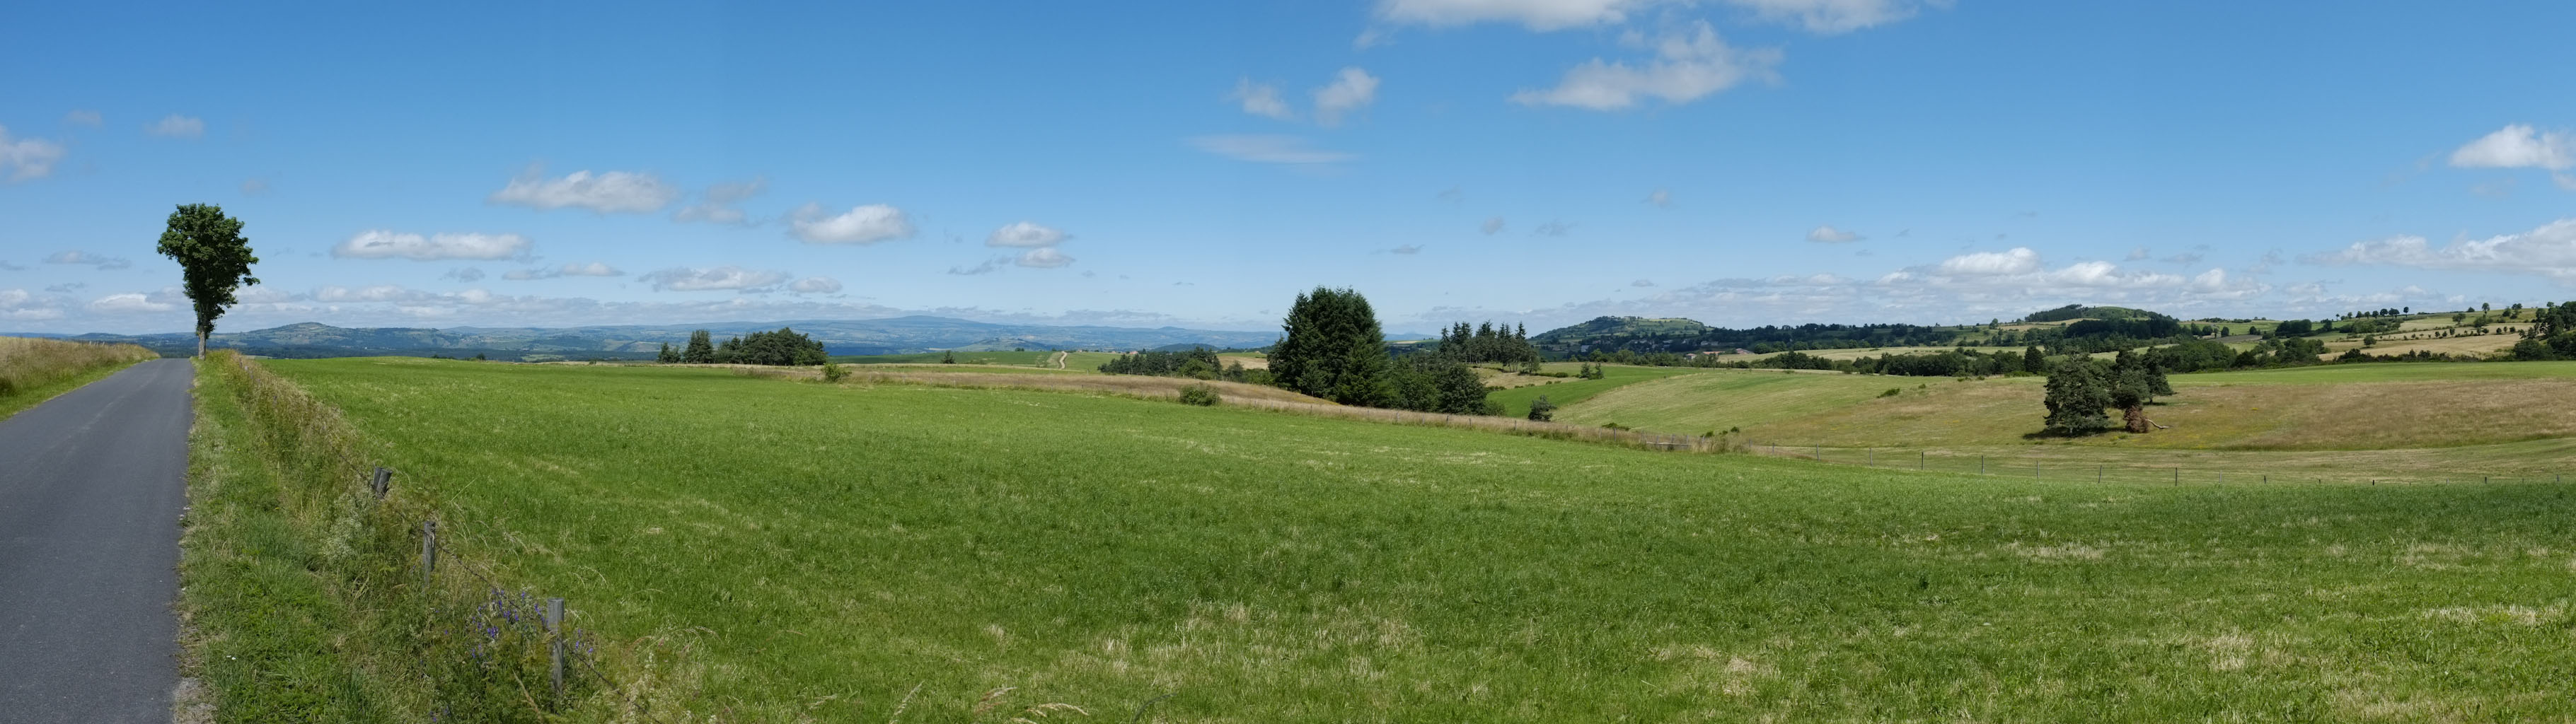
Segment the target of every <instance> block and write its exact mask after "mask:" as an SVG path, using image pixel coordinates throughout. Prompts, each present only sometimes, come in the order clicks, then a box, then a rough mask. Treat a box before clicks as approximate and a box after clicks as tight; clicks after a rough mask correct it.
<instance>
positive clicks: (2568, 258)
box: [2302, 219, 2576, 282]
mask: <svg viewBox="0 0 2576 724" xmlns="http://www.w3.org/2000/svg"><path fill="white" fill-rule="evenodd" d="M2302 261H2307V262H2310V263H2315V264H2325V265H2329V266H2342V265H2353V264H2369V265H2381V266H2402V267H2414V268H2418V269H2458V270H2469V271H2490V272H2509V273H2523V274H2540V275H2545V276H2549V277H2552V278H2556V279H2559V280H2561V281H2569V282H2576V219H2559V220H2557V221H2553V222H2550V223H2548V224H2544V225H2542V226H2541V227H2540V228H2537V229H2532V230H2530V231H2526V232H2522V233H2519V234H2502V235H2498V236H2491V237H2487V238H2485V239H2477V240H2471V239H2455V240H2453V241H2452V242H2451V243H2449V244H2444V245H2442V246H2440V247H2435V246H2433V245H2432V244H2431V243H2430V242H2428V241H2426V240H2425V238H2424V237H2421V236H2393V237H2389V238H2386V239H2378V240H2374V241H2358V242H2353V244H2352V246H2349V247H2345V248H2343V249H2342V250H2340V251H2335V252H2330V253H2325V254H2314V255H2310V256H2308V257H2306V258H2304V259H2302Z"/></svg>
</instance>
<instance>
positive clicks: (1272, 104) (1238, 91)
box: [1227, 78, 1297, 121]
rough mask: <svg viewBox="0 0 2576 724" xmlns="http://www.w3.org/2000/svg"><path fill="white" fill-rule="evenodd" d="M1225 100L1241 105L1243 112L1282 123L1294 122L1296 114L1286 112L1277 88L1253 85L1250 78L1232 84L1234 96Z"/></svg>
mask: <svg viewBox="0 0 2576 724" xmlns="http://www.w3.org/2000/svg"><path fill="white" fill-rule="evenodd" d="M1227 99H1229V100H1233V101H1236V102H1239V103H1242V104H1243V112H1245V113H1250V114H1252V115H1256V116H1261V117H1264V118H1275V119H1278V120H1282V121H1290V120H1296V118H1297V112H1296V111H1292V110H1288V102H1287V101H1283V100H1280V99H1279V88H1278V86H1273V85H1268V84H1263V83H1254V82H1252V79H1251V78H1243V79H1240V80H1236V81H1235V82H1234V94H1233V95H1229V96H1227Z"/></svg>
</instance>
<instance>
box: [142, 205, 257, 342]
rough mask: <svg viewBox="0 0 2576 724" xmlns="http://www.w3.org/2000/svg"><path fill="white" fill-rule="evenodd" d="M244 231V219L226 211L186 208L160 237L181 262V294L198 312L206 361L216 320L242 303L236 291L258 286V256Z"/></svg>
mask: <svg viewBox="0 0 2576 724" xmlns="http://www.w3.org/2000/svg"><path fill="white" fill-rule="evenodd" d="M241 229H242V222H241V220H240V219H235V218H233V217H230V216H225V215H224V209H223V207H221V206H216V205H213V204H181V205H180V206H179V210H177V211H173V212H170V224H169V227H168V228H167V229H166V230H164V231H162V232H161V249H160V251H161V255H162V256H166V257H170V259H171V260H172V261H176V262H179V277H180V279H181V280H182V281H181V282H180V290H181V291H183V292H185V293H186V294H187V295H188V301H189V302H190V303H192V304H194V305H195V306H196V308H197V356H198V357H204V356H206V336H207V335H211V334H214V333H215V318H216V317H221V316H224V309H225V308H226V307H230V306H232V305H233V304H234V303H235V302H237V301H239V300H237V299H235V298H234V297H233V292H234V291H235V290H238V289H240V288H242V286H243V285H246V284H258V283H259V279H258V278H257V277H253V276H251V275H250V265H252V264H257V263H259V257H256V256H252V255H251V252H250V240H249V239H245V238H242V235H241Z"/></svg>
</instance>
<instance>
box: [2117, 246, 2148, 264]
mask: <svg viewBox="0 0 2576 724" xmlns="http://www.w3.org/2000/svg"><path fill="white" fill-rule="evenodd" d="M2154 256H2155V252H2151V251H2147V248H2146V247H2143V246H2140V247H2132V248H2130V249H2129V255H2128V256H2127V257H2124V258H2122V261H2142V260H2145V259H2149V258H2152V257H2154Z"/></svg>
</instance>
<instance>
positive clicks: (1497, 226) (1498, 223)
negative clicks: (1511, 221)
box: [1476, 216, 1503, 236]
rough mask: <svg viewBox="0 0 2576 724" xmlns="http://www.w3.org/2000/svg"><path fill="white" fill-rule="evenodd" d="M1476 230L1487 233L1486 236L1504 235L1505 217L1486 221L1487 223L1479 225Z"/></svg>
mask: <svg viewBox="0 0 2576 724" xmlns="http://www.w3.org/2000/svg"><path fill="white" fill-rule="evenodd" d="M1476 230H1478V231H1482V232H1485V235H1486V236H1493V235H1495V234H1500V233H1503V217H1500V216H1496V217H1492V218H1488V219H1486V220H1485V223H1482V224H1477V225H1476Z"/></svg>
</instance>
